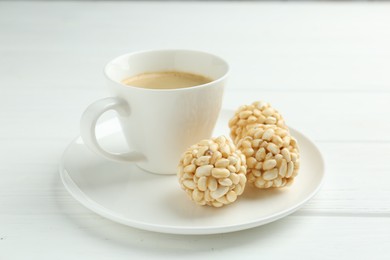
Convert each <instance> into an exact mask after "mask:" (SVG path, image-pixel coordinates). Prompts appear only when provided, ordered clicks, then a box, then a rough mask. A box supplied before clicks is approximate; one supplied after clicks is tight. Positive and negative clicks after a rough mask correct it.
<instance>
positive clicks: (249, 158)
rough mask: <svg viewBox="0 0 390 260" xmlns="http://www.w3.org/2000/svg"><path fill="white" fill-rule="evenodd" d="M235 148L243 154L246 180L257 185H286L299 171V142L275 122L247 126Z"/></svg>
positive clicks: (259, 186)
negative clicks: (245, 165) (273, 123)
mask: <svg viewBox="0 0 390 260" xmlns="http://www.w3.org/2000/svg"><path fill="white" fill-rule="evenodd" d="M237 149H240V150H241V151H242V153H243V154H244V155H245V156H246V163H247V178H248V182H249V183H253V184H254V185H255V186H256V187H257V188H261V189H263V188H270V187H277V188H279V187H283V186H286V185H289V184H291V183H292V181H293V180H294V178H295V177H296V176H297V174H298V171H299V165H300V162H299V148H298V144H297V141H296V139H295V138H293V137H292V136H291V135H290V133H289V132H288V131H287V130H286V129H283V128H280V127H277V126H274V125H261V124H258V125H253V126H249V127H247V129H246V133H245V136H244V137H243V138H242V139H240V141H238V144H237Z"/></svg>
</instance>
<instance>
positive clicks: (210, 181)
mask: <svg viewBox="0 0 390 260" xmlns="http://www.w3.org/2000/svg"><path fill="white" fill-rule="evenodd" d="M245 175H246V162H245V156H244V155H243V154H242V153H241V152H240V151H239V150H237V149H236V147H235V146H234V144H233V142H232V141H231V140H230V139H228V138H226V137H225V136H219V137H217V138H213V139H210V140H209V139H207V140H203V141H201V142H199V143H198V144H196V145H193V146H191V147H190V148H189V149H188V150H187V151H186V152H185V153H184V154H183V155H182V158H181V160H180V163H179V167H178V173H177V176H178V179H179V183H180V185H181V187H182V189H183V190H184V191H185V192H186V193H187V195H188V197H189V198H190V199H191V200H193V201H194V202H195V203H196V204H199V205H209V206H213V207H222V206H223V205H227V204H230V203H233V202H234V201H235V200H236V199H237V196H239V195H241V194H242V193H243V191H244V188H245V184H246V176H245Z"/></svg>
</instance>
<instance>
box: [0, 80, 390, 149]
mask: <svg viewBox="0 0 390 260" xmlns="http://www.w3.org/2000/svg"><path fill="white" fill-rule="evenodd" d="M37 88H40V89H39V90H38V89H31V88H24V89H23V91H20V90H15V89H6V90H5V91H3V93H4V94H5V95H3V96H0V103H1V106H2V107H5V108H6V109H3V110H0V118H1V120H2V127H1V128H0V139H1V138H4V137H7V138H9V139H11V138H12V139H18V138H30V137H34V138H49V139H53V138H54V139H56V138H60V139H69V140H70V139H71V138H73V137H74V136H76V135H78V134H79V120H80V117H81V114H82V113H83V111H84V109H85V108H86V107H87V106H88V105H89V104H90V103H92V102H93V101H94V100H97V99H99V98H103V97H104V96H107V94H106V93H105V91H104V90H105V89H104V84H101V86H97V87H96V88H95V89H86V88H82V87H80V88H78V87H69V88H67V89H65V90H61V89H55V88H54V89H52V87H51V86H50V85H47V84H45V85H41V86H40V87H37ZM260 99H261V100H265V101H268V102H270V103H271V104H272V105H273V106H274V107H275V108H276V109H278V110H279V111H280V113H281V114H282V115H283V116H284V118H285V120H286V122H287V124H288V125H290V126H292V127H294V128H295V129H297V130H299V131H301V132H303V133H305V134H306V135H308V136H309V137H311V138H312V139H314V140H315V141H321V142H325V141H332V142H334V141H341V142H343V143H345V142H371V141H374V142H378V141H381V142H389V141H390V120H387V117H388V115H389V114H390V102H389V100H390V93H377V92H369V93H360V92H358V93H349V92H346V93H344V92H342V93H337V92H326V93H325V92H321V93H317V92H288V91H285V92H281V91H272V92H268V91H261V90H256V91H255V90H253V91H238V90H237V91H233V90H227V91H226V95H225V98H224V105H223V107H224V108H228V109H236V108H237V107H238V106H240V105H242V104H250V103H251V102H253V101H255V100H260ZM110 115H111V116H112V115H113V113H111V114H110ZM110 115H107V116H106V118H108V117H109V116H110ZM26 126H28V128H29V131H25V127H26Z"/></svg>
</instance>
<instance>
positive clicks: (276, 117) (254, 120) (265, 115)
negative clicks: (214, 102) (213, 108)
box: [229, 101, 288, 144]
mask: <svg viewBox="0 0 390 260" xmlns="http://www.w3.org/2000/svg"><path fill="white" fill-rule="evenodd" d="M254 124H264V125H276V126H278V127H280V128H283V129H288V128H287V126H286V124H285V122H284V119H283V117H282V116H281V115H280V114H279V112H278V111H277V110H275V109H274V108H273V107H272V106H271V105H270V104H269V103H266V102H263V101H256V102H253V103H252V104H251V105H243V106H241V107H239V108H238V110H237V111H236V112H235V115H234V116H233V117H232V118H231V119H230V121H229V127H230V137H231V138H232V140H233V141H234V143H235V144H237V143H238V141H239V140H240V139H241V138H242V137H243V136H244V133H243V131H244V130H245V128H246V127H247V126H250V125H254Z"/></svg>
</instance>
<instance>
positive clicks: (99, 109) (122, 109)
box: [80, 97, 145, 162]
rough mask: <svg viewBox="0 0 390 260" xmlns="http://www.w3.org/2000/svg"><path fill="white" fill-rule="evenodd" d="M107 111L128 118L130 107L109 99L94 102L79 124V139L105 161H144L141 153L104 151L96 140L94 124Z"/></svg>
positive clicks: (117, 100)
mask: <svg viewBox="0 0 390 260" xmlns="http://www.w3.org/2000/svg"><path fill="white" fill-rule="evenodd" d="M108 110H115V111H116V112H117V113H118V114H119V115H122V116H129V115H130V107H129V105H128V104H127V102H126V101H125V100H123V99H120V98H116V97H109V98H104V99H100V100H98V101H95V102H94V103H92V104H91V105H89V107H88V108H87V109H86V110H85V111H84V113H83V115H82V117H81V122H80V132H81V138H82V139H83V141H84V143H85V144H86V146H87V147H88V148H90V149H91V150H92V151H94V152H96V153H98V154H100V155H102V156H103V157H106V158H107V159H110V160H113V161H119V162H136V161H141V160H144V159H145V156H144V155H143V154H141V153H138V152H135V151H131V152H127V153H111V152H108V151H106V150H104V149H103V148H102V147H101V146H100V144H99V142H98V140H97V138H96V133H95V129H96V123H97V120H98V119H99V117H100V116H101V115H102V114H103V113H104V112H106V111H108Z"/></svg>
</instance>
